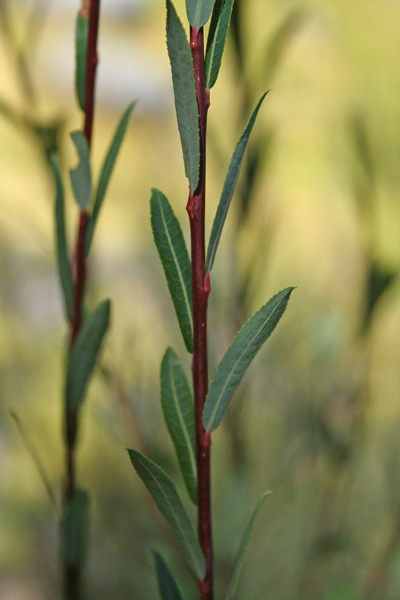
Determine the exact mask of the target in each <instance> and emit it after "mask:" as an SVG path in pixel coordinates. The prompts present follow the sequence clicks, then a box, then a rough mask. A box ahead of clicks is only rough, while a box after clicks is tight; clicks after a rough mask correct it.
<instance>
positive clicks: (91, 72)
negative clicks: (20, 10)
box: [64, 0, 100, 600]
mask: <svg viewBox="0 0 400 600" xmlns="http://www.w3.org/2000/svg"><path fill="white" fill-rule="evenodd" d="M88 9H89V11H88ZM87 12H88V13H89V14H88V18H89V27H88V45H87V58H86V82H85V118H84V134H85V137H86V140H87V143H88V146H89V148H90V146H91V141H92V129H93V116H94V96H95V81H96V68H97V62H98V60H97V37H98V29H99V15H100V0H84V2H83V5H82V10H81V15H82V16H84V17H85V16H86V18H87ZM87 224H88V214H87V212H86V211H81V213H80V216H79V227H78V235H77V241H76V247H75V253H74V257H73V280H74V304H73V315H72V321H71V328H70V337H69V352H71V351H72V349H73V347H74V344H75V342H76V339H77V337H78V335H79V332H80V330H81V326H82V314H83V302H84V297H85V286H86V273H87V267H86V258H85V237H86V229H87ZM77 434H78V414H77V411H76V410H75V409H69V408H68V407H67V408H66V414H65V436H66V482H65V498H66V500H67V501H71V500H72V499H73V497H74V495H75V492H76V469H75V447H76V440H77ZM80 579H81V573H80V568H79V565H70V564H68V563H66V564H65V565H64V592H65V598H66V600H79V599H80V597H81V592H80Z"/></svg>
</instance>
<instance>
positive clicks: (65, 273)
mask: <svg viewBox="0 0 400 600" xmlns="http://www.w3.org/2000/svg"><path fill="white" fill-rule="evenodd" d="M51 167H52V170H53V175H54V180H55V184H56V202H55V211H54V215H55V225H56V251H57V267H58V274H59V277H60V282H61V289H62V292H63V299H64V307H65V314H66V316H67V319H68V321H69V322H71V321H72V313H73V301H74V300H73V297H74V293H73V285H72V277H71V267H70V264H69V252H68V247H67V239H66V234H65V214H64V213H65V210H64V188H63V184H62V179H61V174H60V169H59V166H58V158H57V157H56V156H55V155H53V156H52V157H51Z"/></svg>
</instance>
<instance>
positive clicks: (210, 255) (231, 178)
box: [207, 92, 268, 271]
mask: <svg viewBox="0 0 400 600" xmlns="http://www.w3.org/2000/svg"><path fill="white" fill-rule="evenodd" d="M267 94H268V92H265V94H263V95H262V96H261V98H260V100H259V101H258V104H257V106H256V107H255V109H254V111H253V113H252V115H251V117H250V119H249V122H248V123H247V125H246V127H245V129H244V131H243V133H242V136H241V138H240V140H239V141H238V143H237V145H236V148H235V151H234V153H233V155H232V159H231V163H230V165H229V169H228V174H227V176H226V179H225V183H224V187H223V189H222V194H221V198H220V201H219V204H218V208H217V212H216V215H215V218H214V223H213V226H212V229H211V234H210V239H209V242H208V249H207V271H211V269H212V266H213V264H214V260H215V254H216V252H217V248H218V244H219V240H220V238H221V233H222V228H223V226H224V223H225V219H226V216H227V214H228V210H229V206H230V203H231V200H232V196H233V192H234V191H235V186H236V182H237V179H238V177H239V173H240V168H241V166H242V162H243V156H244V152H245V150H246V147H247V142H248V141H249V138H250V134H251V132H252V130H253V127H254V123H255V121H256V118H257V115H258V111H259V110H260V107H261V104H262V102H263V100H264V98H265V96H266V95H267Z"/></svg>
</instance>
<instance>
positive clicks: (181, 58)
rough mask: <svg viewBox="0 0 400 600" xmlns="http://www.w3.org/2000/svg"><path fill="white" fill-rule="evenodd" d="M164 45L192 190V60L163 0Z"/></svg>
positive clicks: (195, 159) (196, 149)
mask: <svg viewBox="0 0 400 600" xmlns="http://www.w3.org/2000/svg"><path fill="white" fill-rule="evenodd" d="M167 47H168V55H169V60H170V63H171V71H172V83H173V88H174V97H175V109H176V117H177V120H178V129H179V134H180V138H181V144H182V152H183V160H184V164H185V173H186V177H187V178H188V180H189V186H190V190H191V191H192V192H194V191H195V189H196V188H197V185H198V183H199V173H200V133H199V110H198V106H197V100H196V86H195V83H194V71H193V60H192V54H191V52H190V47H189V43H188V41H187V39H186V34H185V31H184V29H183V27H182V23H181V22H180V20H179V17H178V15H177V14H176V11H175V8H174V6H173V4H172V2H171V1H170V0H167Z"/></svg>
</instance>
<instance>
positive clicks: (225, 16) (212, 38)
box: [206, 0, 234, 90]
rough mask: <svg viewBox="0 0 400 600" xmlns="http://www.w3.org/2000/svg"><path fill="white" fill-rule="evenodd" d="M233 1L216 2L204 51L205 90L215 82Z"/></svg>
mask: <svg viewBox="0 0 400 600" xmlns="http://www.w3.org/2000/svg"><path fill="white" fill-rule="evenodd" d="M233 3H234V0H217V1H216V3H215V6H214V10H213V15H212V18H211V25H210V31H209V33H208V38H207V50H206V88H207V89H209V90H210V89H211V88H212V86H213V85H214V83H215V82H216V81H217V77H218V73H219V69H220V67H221V61H222V54H223V52H224V48H225V41H226V36H227V34H228V29H229V23H230V21H231V15H232V8H233Z"/></svg>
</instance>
